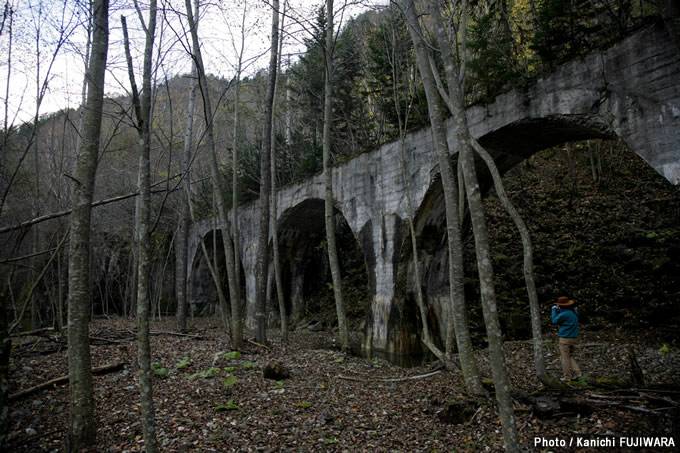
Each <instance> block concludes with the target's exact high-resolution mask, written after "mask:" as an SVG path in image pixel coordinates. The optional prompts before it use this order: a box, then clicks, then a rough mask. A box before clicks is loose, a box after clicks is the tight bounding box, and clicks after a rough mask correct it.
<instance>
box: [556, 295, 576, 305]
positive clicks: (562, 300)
mask: <svg viewBox="0 0 680 453" xmlns="http://www.w3.org/2000/svg"><path fill="white" fill-rule="evenodd" d="M557 305H558V306H560V307H569V306H571V305H574V301H573V300H571V299H569V298H568V297H564V296H562V297H560V298H558V299H557Z"/></svg>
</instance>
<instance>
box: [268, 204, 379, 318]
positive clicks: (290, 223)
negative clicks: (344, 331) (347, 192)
mask: <svg viewBox="0 0 680 453" xmlns="http://www.w3.org/2000/svg"><path fill="white" fill-rule="evenodd" d="M335 229H336V242H337V247H338V260H339V262H340V272H341V276H342V281H343V296H344V301H345V308H346V312H347V317H348V320H349V322H350V328H351V329H353V328H356V327H357V326H358V325H359V324H360V323H361V322H362V321H363V319H364V318H365V316H366V310H367V308H368V305H369V291H368V277H367V275H368V273H367V270H366V261H365V257H364V253H363V250H362V247H361V244H360V243H359V242H358V241H357V239H356V237H355V235H354V233H353V231H352V229H351V227H350V226H349V224H348V223H347V220H346V219H345V217H344V216H343V215H342V213H341V212H340V211H339V210H337V209H336V210H335ZM278 231H279V255H280V259H281V263H280V264H281V273H282V280H283V282H282V283H283V289H284V300H285V302H286V308H287V309H288V310H289V312H288V316H289V319H290V320H291V321H295V322H298V323H302V324H304V323H307V324H309V321H310V320H315V319H318V320H323V321H322V324H325V326H329V325H335V324H336V323H337V315H336V311H335V299H334V295H333V289H332V288H333V286H332V284H333V283H332V277H331V273H330V267H329V262H328V252H327V248H326V233H325V221H324V201H323V200H321V199H316V198H315V199H309V200H305V201H304V202H302V203H300V204H298V205H296V206H295V207H293V208H291V209H289V210H287V211H286V212H284V213H283V214H282V215H281V220H280V221H279V227H278ZM271 300H272V301H274V303H272V307H271V310H272V311H273V312H276V314H275V317H276V318H278V305H277V304H276V303H275V301H276V294H275V290H274V291H273V293H272V297H271ZM316 324H318V323H316ZM319 327H321V326H319Z"/></svg>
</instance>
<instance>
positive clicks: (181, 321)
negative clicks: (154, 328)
mask: <svg viewBox="0 0 680 453" xmlns="http://www.w3.org/2000/svg"><path fill="white" fill-rule="evenodd" d="M196 16H198V2H197V3H196ZM197 78H198V75H197V72H196V63H195V62H193V63H192V64H191V80H190V82H189V100H188V102H187V122H186V128H185V129H184V162H183V163H184V192H185V194H184V197H182V212H181V213H180V219H179V228H178V232H177V245H176V247H177V248H176V262H177V265H176V268H175V269H176V270H175V273H176V275H175V292H176V296H177V313H176V321H177V330H179V331H180V332H183V331H185V330H186V328H187V309H188V305H189V301H188V293H189V291H188V288H187V272H188V265H189V264H188V262H187V260H188V256H187V253H188V252H187V248H188V240H189V238H188V235H189V222H190V220H191V213H190V206H189V205H190V203H191V148H192V146H193V135H194V118H195V116H196V86H197V84H198V82H197Z"/></svg>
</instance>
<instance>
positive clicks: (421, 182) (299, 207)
mask: <svg viewBox="0 0 680 453" xmlns="http://www.w3.org/2000/svg"><path fill="white" fill-rule="evenodd" d="M467 115H468V121H469V125H470V127H471V131H472V134H473V135H474V136H475V137H477V139H478V140H479V141H480V142H481V143H482V145H484V146H485V147H486V148H487V149H488V150H489V151H490V152H491V153H492V155H493V157H494V159H495V161H496V164H497V166H498V168H499V170H500V171H501V173H504V172H506V171H508V170H509V169H511V168H512V167H514V166H515V165H517V164H518V163H520V162H521V161H523V160H524V159H526V158H527V157H529V156H531V155H532V154H534V153H536V152H537V151H540V150H542V149H546V148H549V147H552V146H555V145H558V144H561V143H564V142H568V141H575V140H583V139H593V138H611V139H613V138H619V139H621V140H623V141H624V142H625V143H626V144H627V145H628V147H629V148H630V149H631V150H633V151H634V152H636V153H637V154H639V155H640V156H641V157H642V158H643V159H644V160H645V161H646V162H647V163H648V164H649V165H650V166H652V167H653V168H654V169H655V170H656V171H657V172H659V173H660V174H661V175H663V176H664V177H665V178H666V179H667V180H668V181H670V182H671V183H672V184H675V185H677V184H679V183H680V54H679V52H678V49H677V48H676V47H675V45H674V44H673V41H672V39H671V38H670V37H669V36H668V34H667V32H666V30H665V29H664V28H663V27H662V26H654V27H651V28H646V29H643V30H641V31H638V32H637V33H636V34H634V35H632V36H630V37H628V38H627V39H625V40H624V41H622V42H620V43H618V44H617V45H615V46H613V47H611V48H609V49H607V50H603V51H597V52H595V53H592V54H590V55H588V56H587V57H585V58H583V59H579V60H575V61H571V62H569V63H567V64H564V65H563V66H561V67H559V68H558V69H557V70H556V71H554V72H553V73H551V74H549V75H546V76H543V77H541V78H540V79H538V80H537V81H536V82H535V83H534V84H533V85H531V86H529V87H527V88H525V89H523V90H513V91H510V92H508V93H506V94H503V95H501V96H499V97H498V98H496V99H495V101H494V102H493V103H492V104H489V105H486V106H475V107H470V108H469V109H468V110H467ZM449 131H450V133H449V140H450V142H451V143H455V140H453V131H452V128H449ZM452 150H453V152H452V159H455V154H456V150H455V146H454V147H453V148H452ZM405 153H406V158H405V164H406V174H407V178H408V185H409V188H410V192H411V197H412V200H413V205H414V209H417V212H416V225H417V234H418V235H419V236H420V237H419V239H418V240H419V242H422V243H423V244H424V246H423V247H421V252H420V253H421V254H420V256H418V259H417V261H418V264H419V266H421V267H422V269H423V270H424V275H423V284H424V286H425V287H424V293H425V295H426V298H427V303H428V305H429V309H430V313H431V314H432V316H433V318H434V323H435V324H437V325H438V327H439V329H438V330H439V332H440V334H441V335H443V334H444V332H445V322H444V320H445V318H446V313H445V310H446V309H445V307H446V303H445V302H446V300H447V298H448V289H447V285H448V281H447V271H446V266H447V263H446V257H445V253H444V251H443V248H442V247H440V246H439V244H437V246H434V247H428V246H427V240H426V239H427V236H428V235H429V234H431V233H432V231H439V232H440V233H441V232H443V231H444V230H445V217H444V208H443V195H442V192H441V184H440V183H439V177H438V168H437V163H436V157H435V153H434V151H433V145H432V137H431V134H430V130H429V128H426V129H422V130H419V131H417V132H414V133H411V134H409V135H408V137H407V138H406V151H405ZM487 174H488V173H487ZM480 176H481V177H482V179H481V184H482V185H486V187H489V183H490V180H489V179H488V176H487V178H486V179H485V178H483V173H481V170H480ZM333 182H334V187H333V197H334V200H335V207H336V210H337V214H338V216H341V217H342V218H344V220H345V221H346V223H347V225H348V226H349V228H350V229H351V231H352V234H353V235H354V237H355V238H356V239H357V242H358V243H359V244H360V246H361V249H362V251H363V256H364V260H365V263H366V267H367V271H368V281H369V287H370V299H371V302H370V309H369V310H368V313H367V319H366V324H365V325H366V327H365V331H364V339H363V346H364V347H365V348H366V349H369V350H371V351H382V352H386V353H396V354H405V353H410V352H413V351H418V350H420V348H421V346H420V344H419V340H418V338H417V337H418V332H419V327H418V325H417V323H418V320H417V316H416V312H417V310H416V308H415V307H414V306H413V305H414V303H413V302H407V300H406V298H405V297H404V295H403V294H400V291H398V289H397V288H398V287H401V288H403V287H404V283H405V287H406V288H408V287H409V285H411V287H412V284H413V283H412V281H413V279H412V277H411V275H410V274H411V272H410V271H409V268H410V269H412V268H413V261H414V260H413V257H411V256H409V258H408V259H406V260H404V259H403V258H402V249H403V248H404V246H405V244H407V243H408V242H407V241H408V236H409V234H408V227H407V223H406V221H407V219H408V208H407V196H406V190H405V185H404V182H403V178H402V168H401V159H400V151H399V146H398V143H397V142H392V143H387V144H385V145H383V146H381V147H380V148H379V149H376V150H374V151H372V152H367V153H364V154H362V155H360V156H357V157H356V158H354V159H352V160H351V161H349V162H346V163H344V164H342V165H339V166H337V167H335V168H334V169H333ZM482 189H484V188H482ZM277 196H278V207H279V208H278V212H279V219H278V221H279V232H280V248H281V257H282V258H281V259H282V263H281V265H282V268H283V269H284V275H285V276H286V287H287V288H288V289H287V294H286V295H285V296H286V299H287V300H288V303H289V304H290V307H291V311H292V312H293V314H295V313H299V311H300V310H301V307H302V306H303V304H304V300H303V297H304V294H303V288H304V285H305V279H307V280H309V279H314V278H317V276H316V275H312V274H310V269H309V266H308V265H307V264H308V263H306V260H308V259H309V258H308V257H309V254H310V244H312V239H313V238H318V237H319V236H320V235H321V236H322V235H324V234H325V233H324V221H323V210H324V209H323V206H324V203H323V199H324V186H323V181H322V178H321V176H316V177H313V178H310V179H308V180H306V181H304V182H301V183H299V184H296V185H293V186H290V187H286V188H284V189H282V190H280V191H279V192H278V195H277ZM239 212H240V218H239V230H240V232H241V240H240V254H241V260H242V265H243V270H244V275H245V294H246V304H247V323H248V324H249V325H251V326H252V325H253V324H254V313H255V309H254V304H255V300H254V299H255V280H254V274H255V272H254V268H255V259H256V250H257V231H258V221H259V201H255V202H252V203H250V204H249V205H246V206H244V207H242V208H241V209H240V211H239ZM213 229H214V221H213V220H212V219H207V220H205V221H203V222H200V223H198V224H195V225H193V228H192V232H191V233H190V250H189V257H190V263H193V264H191V265H190V266H189V267H190V269H189V274H190V275H189V277H190V279H191V281H192V283H191V288H192V301H194V300H195V299H196V298H197V297H199V296H200V293H201V291H200V288H201V285H203V286H205V285H211V284H212V282H211V281H210V276H209V274H208V273H207V272H206V271H205V269H202V268H201V265H200V261H201V260H200V256H201V251H200V248H199V245H198V244H199V241H198V239H199V237H205V236H206V235H210V234H211V233H212V231H213ZM441 234H443V233H441ZM407 255H410V253H407ZM270 271H273V270H272V266H270ZM306 274H307V275H306ZM270 280H271V279H270ZM401 292H402V293H403V290H402V291H401Z"/></svg>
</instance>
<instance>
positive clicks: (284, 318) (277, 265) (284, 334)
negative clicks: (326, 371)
mask: <svg viewBox="0 0 680 453" xmlns="http://www.w3.org/2000/svg"><path fill="white" fill-rule="evenodd" d="M277 14H278V11H277ZM285 17H286V7H285V5H284V9H283V13H282V14H281V39H279V51H278V56H277V60H276V72H277V74H278V72H279V71H280V70H281V51H282V49H283V23H284V20H285ZM278 86H279V77H278V76H277V77H275V79H274V98H273V99H272V130H271V135H272V138H271V140H272V143H271V170H272V171H271V178H272V183H271V184H272V196H271V199H272V202H271V203H272V219H271V221H272V254H273V261H274V280H275V282H276V296H277V299H278V302H279V316H280V320H281V338H282V340H283V342H284V343H288V313H287V312H286V302H285V300H284V298H283V282H282V281H281V262H280V258H279V230H278V229H279V220H278V206H277V200H276V129H275V127H274V118H275V113H276V104H277V102H276V89H277V87H278Z"/></svg>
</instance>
